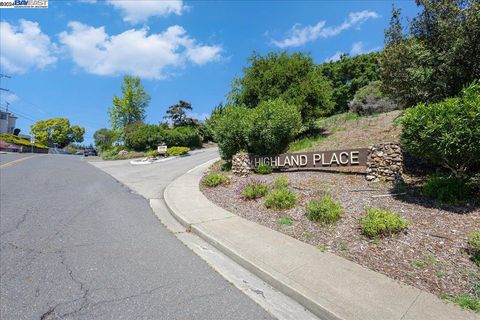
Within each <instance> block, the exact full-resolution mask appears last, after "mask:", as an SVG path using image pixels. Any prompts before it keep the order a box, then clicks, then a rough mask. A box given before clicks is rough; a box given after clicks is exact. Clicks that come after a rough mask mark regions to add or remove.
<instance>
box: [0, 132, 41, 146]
mask: <svg viewBox="0 0 480 320" xmlns="http://www.w3.org/2000/svg"><path fill="white" fill-rule="evenodd" d="M0 140H3V141H5V142H9V143H13V144H16V145H19V146H24V147H36V148H39V149H48V147H47V146H45V145H43V144H41V143H33V144H32V143H30V141H28V140H27V139H23V138H20V137H18V136H15V135H13V134H9V133H2V134H0Z"/></svg>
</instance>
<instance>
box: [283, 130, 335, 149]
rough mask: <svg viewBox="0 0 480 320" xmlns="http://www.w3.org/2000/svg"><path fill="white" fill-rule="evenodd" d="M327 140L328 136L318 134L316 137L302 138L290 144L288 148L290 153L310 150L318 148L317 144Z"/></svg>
mask: <svg viewBox="0 0 480 320" xmlns="http://www.w3.org/2000/svg"><path fill="white" fill-rule="evenodd" d="M325 138H326V136H325V135H323V134H316V135H311V136H306V137H301V138H299V139H297V140H295V141H293V142H292V143H290V145H289V146H288V152H295V151H300V150H305V149H310V148H312V147H314V146H316V145H317V144H319V143H320V142H321V141H322V140H324V139H325Z"/></svg>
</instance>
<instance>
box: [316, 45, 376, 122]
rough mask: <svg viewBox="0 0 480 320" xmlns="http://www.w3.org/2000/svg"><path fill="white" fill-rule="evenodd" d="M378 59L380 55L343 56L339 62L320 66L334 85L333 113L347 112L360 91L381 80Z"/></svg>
mask: <svg viewBox="0 0 480 320" xmlns="http://www.w3.org/2000/svg"><path fill="white" fill-rule="evenodd" d="M378 57H379V54H378V53H368V54H361V55H358V56H355V57H348V55H342V56H341V58H340V60H338V61H334V62H327V63H323V64H321V65H319V66H318V68H319V70H320V71H321V72H322V74H323V75H324V76H325V77H326V78H327V79H328V80H330V82H331V83H332V88H333V96H332V100H333V101H334V104H335V105H334V109H333V110H332V111H333V113H338V112H345V111H347V110H348V103H349V102H350V101H351V100H352V99H353V97H354V95H355V93H356V92H357V90H358V89H360V88H362V87H364V86H366V85H367V84H368V83H370V82H371V81H375V80H379V72H378V69H379V67H378ZM327 115H328V114H327Z"/></svg>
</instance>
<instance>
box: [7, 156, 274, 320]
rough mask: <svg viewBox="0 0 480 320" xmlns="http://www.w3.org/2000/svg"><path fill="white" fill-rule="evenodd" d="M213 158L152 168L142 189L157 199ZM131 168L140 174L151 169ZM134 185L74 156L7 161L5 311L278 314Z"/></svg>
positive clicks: (44, 315)
mask: <svg viewBox="0 0 480 320" xmlns="http://www.w3.org/2000/svg"><path fill="white" fill-rule="evenodd" d="M2 156H3V158H5V155H2ZM215 156H216V152H215V150H204V151H201V152H198V153H192V155H191V156H189V157H184V158H181V159H178V161H168V162H164V163H159V164H155V165H152V167H151V169H152V172H155V174H154V176H155V177H156V181H153V182H152V184H151V186H150V187H151V188H147V189H144V190H135V191H136V192H138V191H144V192H150V193H151V195H152V197H155V196H157V194H161V193H157V192H160V191H161V190H163V188H164V186H165V185H166V184H168V182H170V181H171V180H172V179H173V178H175V177H176V176H178V175H180V174H181V173H183V172H185V171H187V170H188V169H190V168H192V167H194V166H195V165H196V164H198V163H201V162H203V161H206V160H208V158H210V159H211V158H212V157H215ZM2 162H3V161H2ZM102 164H104V165H106V166H107V167H108V166H110V167H109V168H108V169H110V170H115V169H114V168H115V167H116V166H117V164H116V163H115V162H110V163H102ZM98 165H100V163H98ZM140 167H144V168H140ZM112 168H113V169H112ZM131 170H138V172H139V173H138V179H139V181H140V180H142V179H145V176H146V175H147V173H148V169H147V168H146V166H139V167H131ZM145 170H146V171H145ZM139 188H140V184H139ZM135 191H132V190H130V189H127V188H126V187H124V186H123V185H122V184H121V183H119V182H118V181H117V180H115V179H113V178H112V177H111V176H109V175H107V174H106V173H104V172H102V171H100V170H98V169H96V168H95V167H94V166H92V165H90V164H89V163H87V162H86V161H84V159H82V158H80V157H75V156H64V155H47V156H41V157H36V158H31V159H28V160H25V161H20V162H17V163H15V164H12V165H10V166H8V167H6V168H2V169H1V170H0V200H1V201H0V302H1V303H0V318H1V319H41V320H47V319H222V320H223V319H272V317H271V316H270V315H269V314H268V313H266V311H265V310H263V309H262V308H260V307H259V306H258V305H257V304H255V303H254V302H253V301H252V300H250V299H249V298H247V297H246V296H245V295H243V294H242V293H241V292H240V291H238V290H237V289H236V288H235V287H233V286H232V285H231V284H229V283H228V282H227V281H225V280H224V279H223V278H222V277H221V276H219V275H218V274H217V273H216V272H215V271H214V270H212V269H211V268H210V267H209V266H208V265H207V264H206V263H205V262H204V261H203V260H201V259H200V258H199V257H197V256H196V255H195V254H194V253H192V252H191V251H190V250H188V249H187V248H186V247H185V246H184V245H183V244H181V243H180V242H179V241H178V240H177V239H176V238H175V237H174V236H173V235H172V234H171V233H169V232H168V231H167V230H166V229H165V228H164V227H163V226H162V225H161V224H160V223H159V221H158V220H157V219H156V218H155V216H154V214H153V213H152V211H151V209H150V206H149V204H148V202H147V200H146V199H145V198H144V197H142V196H140V195H139V194H137V193H136V192H135Z"/></svg>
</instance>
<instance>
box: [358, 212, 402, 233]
mask: <svg viewBox="0 0 480 320" xmlns="http://www.w3.org/2000/svg"><path fill="white" fill-rule="evenodd" d="M365 211H366V216H365V217H363V218H361V219H360V228H361V229H362V233H363V234H364V235H366V236H367V237H369V238H376V237H378V236H385V235H390V234H393V233H398V232H400V231H402V230H405V229H406V228H407V227H408V221H407V220H405V219H403V218H402V217H400V216H399V215H398V214H395V213H393V212H392V211H390V210H381V209H373V208H366V209H365Z"/></svg>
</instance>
